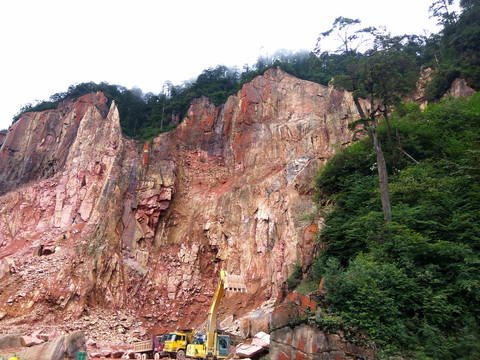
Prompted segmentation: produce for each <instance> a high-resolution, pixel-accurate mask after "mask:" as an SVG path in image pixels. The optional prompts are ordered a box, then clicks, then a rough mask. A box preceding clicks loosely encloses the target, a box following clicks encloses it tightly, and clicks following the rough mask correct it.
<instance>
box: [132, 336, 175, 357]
mask: <svg viewBox="0 0 480 360" xmlns="http://www.w3.org/2000/svg"><path fill="white" fill-rule="evenodd" d="M167 336H168V335H167V334H165V335H163V334H160V335H154V336H152V339H151V340H145V341H137V342H135V343H134V344H133V351H134V352H135V355H136V356H137V358H138V359H147V358H148V359H151V358H152V357H153V358H154V359H160V357H161V356H162V354H163V346H164V344H165V339H166V337H167Z"/></svg>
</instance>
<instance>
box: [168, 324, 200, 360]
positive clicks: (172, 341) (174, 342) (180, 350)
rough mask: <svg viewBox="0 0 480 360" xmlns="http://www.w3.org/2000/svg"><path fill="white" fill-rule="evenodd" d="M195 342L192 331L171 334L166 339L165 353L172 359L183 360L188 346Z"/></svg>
mask: <svg viewBox="0 0 480 360" xmlns="http://www.w3.org/2000/svg"><path fill="white" fill-rule="evenodd" d="M192 341H193V331H192V330H182V331H181V332H172V333H169V334H168V335H167V337H166V339H165V345H164V347H163V351H164V352H165V353H167V354H168V355H169V356H170V357H171V358H176V359H180V360H183V359H185V352H186V350H187V345H188V344H190V343H191V342H192Z"/></svg>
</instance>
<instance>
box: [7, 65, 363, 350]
mask: <svg viewBox="0 0 480 360" xmlns="http://www.w3.org/2000/svg"><path fill="white" fill-rule="evenodd" d="M107 104H108V101H107V99H105V97H104V96H103V94H101V93H97V94H90V95H86V96H84V97H81V98H79V99H78V100H76V101H72V102H65V103H64V104H61V106H59V108H58V109H57V110H48V111H44V112H39V113H28V114H24V115H22V117H21V118H20V120H19V121H18V122H17V123H15V124H14V125H13V126H12V127H11V128H10V129H9V130H8V132H7V134H6V135H5V136H4V138H3V145H2V146H1V148H0V193H1V194H2V196H0V219H1V221H0V261H1V260H2V259H5V258H7V257H8V263H7V261H6V260H5V261H3V263H2V267H1V268H2V269H3V270H1V271H0V274H3V276H2V277H1V278H0V289H1V290H2V291H0V314H4V316H3V319H2V320H0V322H3V324H4V325H5V326H7V325H9V324H10V325H13V324H17V325H18V324H30V323H46V322H49V321H50V322H61V321H64V320H68V319H71V320H73V319H79V318H81V317H83V316H85V315H86V314H92V313H94V311H95V309H109V310H111V311H117V312H118V313H119V314H120V312H121V313H122V314H125V316H127V317H128V316H131V317H133V318H134V319H136V320H139V321H141V322H142V324H143V326H144V327H145V328H147V329H148V330H149V331H151V332H160V331H166V330H173V329H175V328H181V327H193V326H197V325H199V324H201V323H203V322H204V321H205V320H206V314H207V310H208V307H209V305H210V301H211V298H212V295H213V292H214V290H215V287H216V283H217V281H218V278H219V272H220V270H221V269H224V270H226V271H227V272H229V273H231V274H236V275H238V274H242V275H243V276H244V277H245V279H246V283H247V287H248V292H247V293H241V294H237V293H235V294H226V295H225V296H224V298H223V300H222V304H221V308H220V314H219V321H222V320H223V319H224V318H225V317H227V316H232V315H233V318H236V317H237V316H240V315H242V314H244V313H246V312H247V311H249V310H252V309H255V308H256V307H258V306H260V305H261V304H262V303H264V302H265V301H268V300H272V299H276V298H277V297H278V296H279V293H281V289H282V288H283V287H284V286H283V284H284V282H285V280H286V279H287V277H288V276H289V274H290V272H291V269H292V266H293V265H294V264H295V263H296V262H298V263H300V265H302V268H304V269H309V268H310V266H311V262H312V256H311V254H310V253H311V252H313V251H315V246H314V242H313V241H312V239H313V235H312V234H313V233H314V232H316V227H314V228H312V227H310V228H308V227H309V226H311V223H310V222H309V221H305V220H302V218H303V217H304V216H306V215H308V214H309V213H312V212H313V211H314V210H315V204H313V202H312V200H311V196H312V189H313V183H312V179H313V177H314V174H315V171H316V170H317V169H318V168H319V166H321V165H322V164H323V163H325V162H326V160H327V159H328V158H329V157H331V156H332V155H333V154H334V152H335V151H336V149H338V147H340V146H342V145H345V144H348V143H349V142H350V141H351V138H352V132H350V131H349V130H348V128H347V124H348V123H349V122H351V121H353V120H355V119H357V118H358V117H359V115H358V113H357V110H356V108H355V105H354V102H353V98H352V96H351V94H349V93H347V92H342V91H338V90H335V89H333V88H331V87H324V86H321V85H318V84H315V83H311V82H307V81H303V80H299V79H297V78H295V77H293V76H290V75H288V74H286V73H285V72H283V71H282V70H280V69H270V70H268V71H267V72H266V73H265V74H264V75H263V76H259V77H257V78H255V79H254V80H253V81H252V82H250V83H248V84H245V85H244V86H243V88H242V90H241V91H239V92H238V94H237V95H235V96H231V97H230V98H229V99H228V101H227V102H226V104H224V105H222V106H215V105H213V104H210V103H209V101H208V99H206V98H200V99H196V100H194V101H193V103H192V105H191V107H190V109H189V110H188V113H187V116H186V117H185V118H184V120H183V122H182V123H181V124H180V125H179V126H178V127H177V128H176V129H175V130H174V131H172V132H169V133H165V134H162V135H161V136H159V137H158V138H156V139H154V141H153V143H151V144H149V143H146V144H139V143H136V142H134V141H133V140H130V139H126V138H125V137H122V134H121V129H120V122H119V121H120V119H119V114H118V110H117V108H116V106H115V104H114V103H112V104H111V105H110V106H109V107H108V106H107ZM307 228H308V230H306V229H307ZM312 229H314V230H312ZM305 234H307V235H305ZM122 316H123V315H122ZM130 330H131V329H130ZM119 333H120V334H121V335H122V336H124V339H123V340H124V341H130V340H132V339H131V338H130V337H128V336H132V337H133V336H137V335H134V334H131V333H130V332H129V329H125V328H124V331H123V332H122V331H119ZM87 336H89V334H88V333H87Z"/></svg>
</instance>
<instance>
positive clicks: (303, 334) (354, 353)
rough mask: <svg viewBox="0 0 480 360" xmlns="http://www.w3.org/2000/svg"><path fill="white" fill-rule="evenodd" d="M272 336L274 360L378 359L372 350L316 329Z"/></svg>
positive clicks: (277, 332) (297, 329)
mask: <svg viewBox="0 0 480 360" xmlns="http://www.w3.org/2000/svg"><path fill="white" fill-rule="evenodd" d="M270 335H271V343H270V359H271V360H290V359H306V360H314V359H326V360H330V359H332V360H341V359H375V351H374V350H373V349H370V348H368V347H360V346H358V345H355V344H353V343H350V342H348V341H346V340H345V339H344V338H343V335H342V334H340V335H339V334H330V335H327V334H325V333H324V332H323V331H321V330H320V329H318V328H317V327H315V326H309V325H306V324H301V325H299V326H295V327H294V328H293V329H292V328H290V327H284V328H281V329H278V330H275V331H273V332H272V333H271V334H270Z"/></svg>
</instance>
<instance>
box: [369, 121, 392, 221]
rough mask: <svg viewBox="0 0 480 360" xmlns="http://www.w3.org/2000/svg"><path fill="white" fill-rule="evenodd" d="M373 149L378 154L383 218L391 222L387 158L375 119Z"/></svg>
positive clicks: (373, 122)
mask: <svg viewBox="0 0 480 360" xmlns="http://www.w3.org/2000/svg"><path fill="white" fill-rule="evenodd" d="M372 138H373V147H374V149H375V153H376V154H377V168H378V183H379V185H380V198H381V200H382V210H383V218H384V219H385V220H387V221H388V220H390V219H391V218H392V209H391V207H390V195H389V189H388V172H387V164H386V162H385V157H384V156H383V150H382V146H381V145H380V141H379V139H378V135H377V127H376V125H375V119H374V120H373V121H372Z"/></svg>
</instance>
